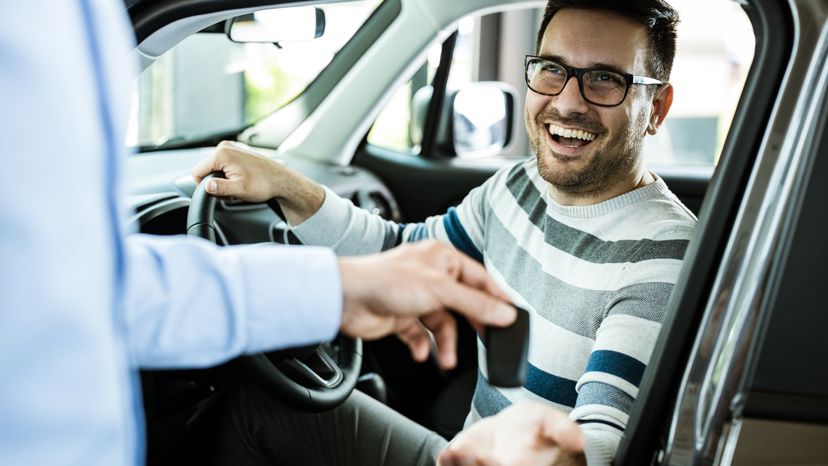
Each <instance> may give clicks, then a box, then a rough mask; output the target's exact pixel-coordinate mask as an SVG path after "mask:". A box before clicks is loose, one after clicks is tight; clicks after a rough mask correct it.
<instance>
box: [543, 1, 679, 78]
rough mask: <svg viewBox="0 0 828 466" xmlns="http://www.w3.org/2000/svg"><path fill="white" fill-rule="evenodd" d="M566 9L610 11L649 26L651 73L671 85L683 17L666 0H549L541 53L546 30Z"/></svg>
mask: <svg viewBox="0 0 828 466" xmlns="http://www.w3.org/2000/svg"><path fill="white" fill-rule="evenodd" d="M564 8H582V9H590V10H607V11H611V12H613V13H617V14H620V15H623V16H626V17H628V18H631V19H633V20H634V21H636V22H637V23H639V24H641V25H643V26H646V27H647V30H648V31H649V34H648V37H649V39H650V44H649V47H650V53H649V54H648V55H649V57H650V59H649V60H648V61H649V65H650V72H652V73H653V75H654V77H655V78H657V79H660V80H661V81H665V82H667V81H668V80H669V79H670V71H671V70H672V68H673V57H675V55H676V26H677V25H678V23H679V15H678V12H677V11H676V10H674V9H673V7H671V6H670V5H669V4H668V3H667V2H666V1H664V0H549V2H548V3H547V4H546V10H545V11H544V12H543V20H542V21H541V25H540V29H539V30H538V40H537V44H536V46H535V47H536V51H540V45H541V41H542V40H543V35H544V33H545V32H546V27H547V26H549V22H550V21H551V20H552V17H553V16H555V14H556V13H557V12H559V11H560V10H562V9H564Z"/></svg>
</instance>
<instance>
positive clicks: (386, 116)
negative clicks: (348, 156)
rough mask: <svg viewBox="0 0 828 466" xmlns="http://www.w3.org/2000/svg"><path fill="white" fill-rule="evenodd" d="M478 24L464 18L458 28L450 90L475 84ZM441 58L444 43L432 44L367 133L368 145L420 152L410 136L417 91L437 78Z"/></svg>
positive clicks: (414, 136) (475, 20)
mask: <svg viewBox="0 0 828 466" xmlns="http://www.w3.org/2000/svg"><path fill="white" fill-rule="evenodd" d="M479 21H480V20H479V19H478V18H475V17H471V16H469V17H466V18H463V19H462V20H461V21H460V23H459V25H458V30H457V41H456V43H455V45H454V53H453V55H452V63H451V68H450V71H449V77H448V83H447V86H448V87H449V88H451V89H459V88H461V87H463V86H464V85H466V84H468V83H470V82H472V81H473V75H474V68H473V55H474V37H475V32H476V30H477V28H478V27H479V26H478V24H479ZM441 55H442V44H440V43H437V44H433V45H432V46H431V47H430V48H429V50H428V54H427V55H426V56H427V59H426V62H425V63H424V64H423V66H422V67H421V68H420V69H419V70H417V72H416V73H415V74H414V77H413V78H412V79H411V80H409V81H408V82H407V83H405V84H404V85H402V86H401V87H400V88H399V89H397V90H396V91H395V92H394V94H393V96H392V97H391V99H390V100H389V102H388V103H387V104H386V105H385V107H384V108H383V110H382V111H381V112H380V114H379V116H378V117H377V119H376V120H375V122H374V125H373V126H372V127H371V130H370V131H369V133H368V143H369V144H374V145H377V146H380V147H385V148H388V149H393V150H398V151H403V152H408V153H412V154H413V153H419V150H420V147H419V144H418V142H419V141H418V137H417V136H416V135H412V134H411V130H412V128H411V123H412V121H411V120H412V107H413V106H415V105H416V103H415V102H417V97H418V91H420V92H421V94H419V95H423V94H422V91H421V90H422V89H423V88H424V87H426V86H429V85H430V84H431V82H432V80H433V79H434V74H435V72H436V70H437V66H438V65H439V63H440V56H441ZM426 95H428V94H426ZM425 103H426V102H421V104H425ZM412 136H413V137H412Z"/></svg>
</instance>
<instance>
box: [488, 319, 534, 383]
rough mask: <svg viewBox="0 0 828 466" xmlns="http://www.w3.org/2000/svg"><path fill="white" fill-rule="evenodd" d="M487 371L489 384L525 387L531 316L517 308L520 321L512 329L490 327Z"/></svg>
mask: <svg viewBox="0 0 828 466" xmlns="http://www.w3.org/2000/svg"><path fill="white" fill-rule="evenodd" d="M484 342H485V344H486V368H487V371H488V379H489V384H491V385H494V386H496V387H522V386H523V384H524V383H525V382H526V364H527V363H526V357H527V354H528V353H529V312H527V311H526V310H525V309H521V308H519V307H518V308H517V319H515V321H514V323H512V325H510V326H508V327H489V326H487V327H486V333H485V335H484Z"/></svg>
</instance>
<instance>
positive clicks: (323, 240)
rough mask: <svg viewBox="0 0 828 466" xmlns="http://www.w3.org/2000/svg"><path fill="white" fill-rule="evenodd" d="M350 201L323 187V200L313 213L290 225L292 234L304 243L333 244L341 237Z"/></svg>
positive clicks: (346, 220)
mask: <svg viewBox="0 0 828 466" xmlns="http://www.w3.org/2000/svg"><path fill="white" fill-rule="evenodd" d="M353 207H354V206H353V204H352V203H351V201H349V200H346V199H343V198H341V197H339V195H337V194H336V193H335V192H333V191H331V190H330V189H328V188H327V187H326V188H325V200H324V201H322V206H321V207H319V210H317V211H316V213H315V214H313V215H311V216H310V217H308V218H307V219H305V221H304V222H302V223H300V224H299V225H296V226H291V231H292V232H293V234H295V235H296V237H297V238H299V239H300V240H301V241H302V243H304V244H314V245H319V246H333V245H335V244H336V243H337V241H339V239H340V238H341V237H342V230H343V225H347V224H348V220H349V217H350V210H351V209H352V208H353Z"/></svg>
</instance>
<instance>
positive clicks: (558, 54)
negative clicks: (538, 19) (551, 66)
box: [525, 8, 652, 197]
mask: <svg viewBox="0 0 828 466" xmlns="http://www.w3.org/2000/svg"><path fill="white" fill-rule="evenodd" d="M648 40H649V39H648V37H647V29H646V28H645V27H644V26H642V25H639V24H637V23H635V22H634V21H633V20H631V19H628V18H626V17H624V16H620V15H617V14H615V13H611V12H607V11H601V10H583V9H572V8H569V9H563V10H561V11H559V12H558V13H557V14H556V15H555V16H554V17H552V20H551V21H550V22H549V26H548V27H547V28H546V32H545V33H544V36H543V41H542V42H541V46H540V50H539V52H538V55H540V56H541V57H544V58H549V59H552V60H555V61H557V62H561V63H564V64H566V65H569V66H574V67H578V68H588V67H604V66H607V67H610V68H614V69H616V70H619V71H623V72H626V73H631V74H635V75H642V76H649V73H648V71H647V66H646V63H647V53H648V47H647V46H648ZM649 95H650V94H649V92H648V91H647V89H646V88H645V87H644V86H631V87H630V90H629V92H628V94H627V97H626V99H625V100H624V102H623V103H622V104H621V105H618V106H617V107H599V106H597V105H593V104H590V103H589V102H587V101H585V100H584V98H583V96H582V95H581V91H580V89H579V88H578V82H577V80H576V79H575V78H574V77H573V78H571V79H570V80H569V81H568V82H567V84H566V87H564V89H563V91H561V93H560V94H559V95H557V96H553V97H551V96H544V95H540V94H537V93H535V92H533V91H531V90H527V93H526V108H525V118H526V128H527V131H528V133H529V139H530V142H531V143H532V147H533V149H534V151H535V154H536V155H537V157H538V168H539V171H540V174H541V176H542V177H543V178H544V179H545V180H546V181H548V182H549V183H551V184H552V185H553V186H554V187H555V188H557V189H558V190H559V191H561V192H565V193H569V194H572V195H576V196H583V197H593V196H600V193H601V192H604V191H606V190H608V189H611V187H612V186H616V185H617V184H618V183H624V182H625V181H627V180H630V179H634V178H635V177H636V176H638V175H639V174H638V171H639V165H640V161H639V154H640V153H641V142H642V139H643V137H644V134H645V132H646V131H647V123H648V120H649V118H650V116H651V112H652V105H651V99H650V98H649V97H648V96H649ZM563 130H580V131H584V132H585V133H586V134H585V133H579V136H580V138H579V137H568V138H567V137H563V135H562V134H561V133H563V132H564V131H563ZM568 135H569V136H572V134H571V133H570V134H568ZM590 139H591V140H590Z"/></svg>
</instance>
